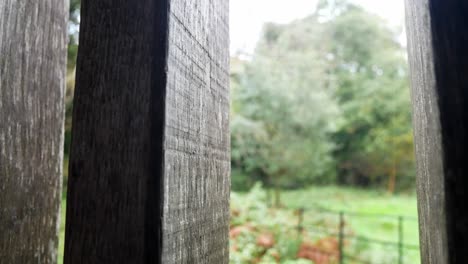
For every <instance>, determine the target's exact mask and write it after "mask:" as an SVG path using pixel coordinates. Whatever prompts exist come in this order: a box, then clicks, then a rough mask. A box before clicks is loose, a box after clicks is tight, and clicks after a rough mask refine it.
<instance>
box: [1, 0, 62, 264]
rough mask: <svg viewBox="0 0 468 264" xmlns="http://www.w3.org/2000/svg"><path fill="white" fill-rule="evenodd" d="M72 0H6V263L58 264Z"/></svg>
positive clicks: (3, 21) (3, 186)
mask: <svg viewBox="0 0 468 264" xmlns="http://www.w3.org/2000/svg"><path fill="white" fill-rule="evenodd" d="M67 20H68V1H64V0H41V1H20V0H2V1H0V263H56V261H57V244H58V226H59V220H58V218H59V209H60V201H61V183H62V181H61V179H62V155H63V154H62V153H63V152H62V148H63V119H64V101H63V100H64V89H65V70H66V44H67V23H68V21H67Z"/></svg>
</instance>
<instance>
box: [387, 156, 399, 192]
mask: <svg viewBox="0 0 468 264" xmlns="http://www.w3.org/2000/svg"><path fill="white" fill-rule="evenodd" d="M396 176H397V165H396V161H395V159H393V161H392V167H391V169H390V173H389V177H388V185H387V192H388V193H389V194H394V193H395V185H396Z"/></svg>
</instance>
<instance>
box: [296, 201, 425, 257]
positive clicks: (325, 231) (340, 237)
mask: <svg viewBox="0 0 468 264" xmlns="http://www.w3.org/2000/svg"><path fill="white" fill-rule="evenodd" d="M293 210H296V214H297V217H298V219H297V232H298V235H299V236H300V235H302V234H303V232H304V231H307V232H312V233H316V234H318V235H326V236H329V237H335V238H336V239H337V241H338V254H337V258H338V259H337V262H338V263H339V264H344V263H346V261H347V260H350V261H353V262H354V263H356V262H357V263H364V264H366V263H369V264H370V263H372V262H370V261H366V260H363V259H361V258H359V257H358V256H354V255H349V254H346V252H345V241H356V242H361V243H367V244H374V245H375V244H378V245H382V246H390V247H394V249H395V251H396V254H397V262H396V263H398V264H405V262H404V256H405V252H407V251H413V252H415V253H419V245H417V244H410V243H405V237H404V226H405V223H406V222H409V221H410V222H417V220H418V219H417V218H416V217H411V216H401V215H388V214H371V213H358V212H352V211H344V210H341V211H333V210H329V209H325V208H323V207H319V206H313V207H307V208H296V209H293ZM305 212H314V213H320V214H330V215H332V216H335V217H337V219H338V224H337V226H336V228H335V229H330V228H321V227H319V226H318V225H316V226H311V225H307V224H305V221H304V220H305V217H306V215H305ZM351 217H352V218H369V219H372V218H374V219H375V220H378V219H385V220H387V221H394V224H395V225H396V231H397V234H396V235H397V241H392V240H383V239H378V238H375V237H367V236H361V235H357V234H353V233H350V232H348V233H346V232H345V231H346V230H345V223H346V222H347V219H348V218H351ZM374 219H373V220H374ZM375 220H374V221H375ZM317 251H318V253H320V254H324V255H332V254H336V252H331V251H324V250H317Z"/></svg>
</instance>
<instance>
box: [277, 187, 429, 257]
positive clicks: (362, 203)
mask: <svg viewBox="0 0 468 264" xmlns="http://www.w3.org/2000/svg"><path fill="white" fill-rule="evenodd" d="M282 202H283V204H284V205H285V207H315V206H317V207H319V208H325V209H328V210H330V211H332V212H329V213H326V212H322V213H320V212H317V211H314V210H311V211H309V212H307V211H306V213H305V215H304V223H305V225H310V227H311V228H312V229H313V226H314V225H315V224H316V223H317V219H321V218H322V219H323V217H326V218H328V219H330V218H331V219H332V220H329V221H328V222H329V223H331V225H332V229H333V228H335V229H336V230H338V220H337V219H338V218H339V215H338V212H339V211H343V212H344V218H345V230H346V231H345V232H350V233H352V235H355V236H361V237H366V238H371V239H376V240H382V241H389V242H398V216H403V217H404V220H403V243H405V244H409V245H410V246H413V247H412V248H413V249H404V253H403V255H404V256H405V257H404V263H411V264H413V263H419V262H420V260H419V250H418V249H417V247H418V246H419V229H418V222H417V202H416V196H415V194H399V195H389V194H387V193H385V192H379V191H372V190H363V189H353V188H342V187H315V188H308V189H306V190H299V191H289V192H284V193H283V195H282ZM317 214H319V215H321V216H319V215H317ZM309 220H310V222H309V223H308V221H309ZM314 221H315V222H314ZM333 225H335V226H333ZM349 242H350V243H351V242H355V241H353V240H350V241H349ZM365 244H367V245H365ZM362 248H365V249H366V250H361V249H362ZM350 250H351V251H360V250H361V251H363V252H358V253H360V255H361V256H363V257H364V258H366V259H368V260H370V261H371V262H372V263H384V262H383V261H384V259H385V258H392V259H393V261H395V260H396V258H397V257H398V255H397V254H398V251H397V246H392V245H387V246H382V245H378V244H372V243H364V242H362V241H361V242H359V243H354V244H353V245H350ZM353 253H354V252H351V253H350V254H353ZM385 261H386V259H385ZM389 263H392V261H391V260H389ZM394 263H396V262H394Z"/></svg>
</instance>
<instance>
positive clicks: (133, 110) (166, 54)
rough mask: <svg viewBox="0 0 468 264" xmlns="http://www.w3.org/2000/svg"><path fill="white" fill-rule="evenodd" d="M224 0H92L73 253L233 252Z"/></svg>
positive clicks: (85, 26)
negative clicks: (230, 216) (230, 218)
mask: <svg viewBox="0 0 468 264" xmlns="http://www.w3.org/2000/svg"><path fill="white" fill-rule="evenodd" d="M228 5H229V2H228V1H226V0H162V1H154V0H142V1H126V0H112V1H111V0H83V1H82V3H81V12H82V13H81V28H80V46H79V52H78V62H77V79H76V81H77V84H76V90H75V101H74V113H73V131H72V146H71V157H70V168H69V175H70V176H69V177H70V178H69V187H68V188H69V189H68V200H67V223H66V239H65V240H66V245H65V263H67V264H69V263H169V264H170V263H213V264H218V263H228V259H229V258H228V229H229V192H230V179H229V173H230V142H229V138H230V136H229V74H228V72H229V39H228Z"/></svg>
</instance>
